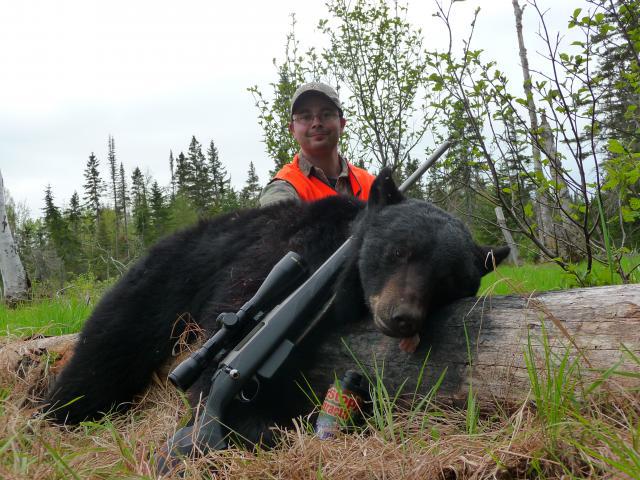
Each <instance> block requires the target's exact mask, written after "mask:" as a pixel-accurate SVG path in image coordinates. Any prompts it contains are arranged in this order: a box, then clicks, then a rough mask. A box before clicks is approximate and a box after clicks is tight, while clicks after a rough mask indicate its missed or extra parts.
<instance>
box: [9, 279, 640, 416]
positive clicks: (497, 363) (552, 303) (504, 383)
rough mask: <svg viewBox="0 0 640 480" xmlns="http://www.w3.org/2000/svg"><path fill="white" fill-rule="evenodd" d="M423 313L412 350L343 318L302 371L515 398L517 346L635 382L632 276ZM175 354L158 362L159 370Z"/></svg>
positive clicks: (41, 353)
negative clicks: (352, 373) (624, 281)
mask: <svg viewBox="0 0 640 480" xmlns="http://www.w3.org/2000/svg"><path fill="white" fill-rule="evenodd" d="M427 323H428V324H427V325H426V327H425V329H424V331H423V332H422V333H421V342H420V345H419V346H418V349H417V351H416V352H414V353H411V354H409V353H405V352H403V351H401V350H400V349H399V348H398V342H399V341H398V339H394V338H389V337H385V336H383V335H382V334H380V332H378V331H377V330H376V329H375V327H374V325H373V322H367V321H360V322H354V323H351V324H346V325H344V326H342V327H340V328H339V329H337V330H336V331H335V332H333V333H332V335H331V336H330V338H328V339H327V340H325V341H323V342H321V343H318V344H317V358H318V362H317V363H316V367H315V368H313V369H312V370H311V371H310V372H307V374H306V380H307V381H308V382H309V385H310V386H311V387H312V388H313V389H314V391H316V392H324V391H325V390H326V388H327V385H328V384H330V383H331V382H332V381H333V380H334V378H335V375H338V376H341V375H342V374H343V373H344V371H346V370H347V369H350V368H358V362H359V363H360V365H362V366H364V367H365V368H366V369H367V370H368V371H369V372H373V371H374V370H376V369H377V370H378V371H381V370H382V366H384V369H383V370H384V383H385V386H386V388H387V389H388V390H389V391H390V392H392V393H393V392H396V391H397V389H398V388H400V386H401V385H402V384H403V383H404V387H403V391H404V392H406V393H412V392H413V391H414V390H416V389H417V391H418V392H420V393H422V394H426V393H427V392H428V391H429V389H430V388H431V387H432V386H433V385H434V384H435V383H436V382H437V380H438V378H439V377H440V376H441V374H442V373H443V372H444V378H443V381H442V384H441V385H440V388H439V390H438V395H437V398H438V400H440V401H444V402H451V403H459V402H464V401H465V399H466V398H467V394H468V391H469V387H470V386H473V392H474V393H475V394H476V395H477V399H478V401H479V402H480V403H487V404H488V403H491V402H493V401H495V400H506V401H511V400H513V401H519V400H522V399H523V398H525V397H526V396H527V395H528V392H529V389H530V383H529V377H528V373H527V366H526V363H525V355H524V353H525V350H528V349H529V348H530V351H531V354H532V356H533V358H534V363H536V364H537V365H538V366H539V368H538V371H539V372H544V371H545V370H544V367H545V365H544V362H545V358H548V357H549V355H548V352H551V356H552V357H553V355H559V356H560V358H561V357H562V355H564V354H565V353H567V354H568V358H569V361H570V363H571V362H576V365H577V364H579V365H580V372H581V374H582V375H583V378H584V379H585V380H586V381H595V380H597V379H598V378H600V377H601V376H602V372H604V371H606V370H607V369H609V368H610V367H612V366H614V365H616V364H618V366H617V369H618V370H619V371H626V372H634V373H635V374H636V376H635V377H634V376H618V375H611V376H610V378H609V379H608V382H610V383H612V384H613V385H615V387H616V388H617V387H622V388H636V389H637V388H638V387H639V386H640V381H639V379H640V376H639V375H640V362H638V361H634V360H633V359H632V355H635V356H636V358H639V357H640V285H621V286H610V287H598V288H586V289H575V290H564V291H556V292H546V293H541V294H538V295H535V296H533V295H532V296H528V297H527V296H496V297H487V298H468V299H464V300H461V301H459V302H456V303H455V304H452V305H450V306H448V307H445V308H443V309H441V310H440V311H438V312H436V313H435V314H434V315H432V317H431V318H430V319H429V321H428V322H427ZM76 340H77V336H76V335H65V336H61V337H50V338H40V339H35V340H29V341H20V342H12V343H9V344H5V345H4V346H3V347H2V348H0V378H2V379H3V380H6V378H7V376H13V377H15V376H16V374H18V376H19V377H20V378H24V379H29V380H30V381H33V379H34V378H37V377H38V375H40V376H46V375H49V374H50V373H51V372H53V373H55V372H56V371H57V370H59V369H60V367H61V364H62V363H66V361H67V360H68V358H69V352H70V351H71V348H72V346H73V345H74V343H75V341H76ZM545 345H546V346H547V347H546V349H545ZM625 349H626V350H627V351H626V352H625ZM545 350H546V352H547V353H545ZM427 356H428V359H427V361H426V364H425V358H426V357H427ZM355 359H357V361H356V360H355ZM552 361H553V362H558V361H559V360H557V359H553V360H552ZM175 363H176V362H175V361H173V362H171V365H168V366H166V367H165V368H163V369H162V371H161V372H159V376H160V378H162V379H165V378H166V375H167V374H168V372H169V371H170V367H171V366H172V365H174V364H175ZM423 365H424V367H423ZM423 368H424V371H423V374H424V375H423V379H422V382H421V384H420V385H417V380H418V378H419V377H420V375H421V371H422V369H423Z"/></svg>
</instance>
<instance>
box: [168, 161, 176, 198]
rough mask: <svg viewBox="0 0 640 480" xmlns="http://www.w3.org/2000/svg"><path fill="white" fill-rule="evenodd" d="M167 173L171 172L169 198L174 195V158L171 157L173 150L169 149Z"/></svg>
mask: <svg viewBox="0 0 640 480" xmlns="http://www.w3.org/2000/svg"><path fill="white" fill-rule="evenodd" d="M169 173H171V199H172V200H173V199H174V198H175V196H176V176H175V160H174V159H173V150H169Z"/></svg>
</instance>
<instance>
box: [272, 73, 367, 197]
mask: <svg viewBox="0 0 640 480" xmlns="http://www.w3.org/2000/svg"><path fill="white" fill-rule="evenodd" d="M346 123H347V122H346V120H345V118H344V116H343V112H342V105H341V103H340V99H339V98H338V94H337V92H336V91H335V90H334V89H333V88H331V87H330V86H329V85H325V84H324V83H319V82H312V83H306V84H304V85H302V86H301V87H299V88H298V89H297V90H296V92H295V93H294V94H293V97H292V98H291V121H290V123H289V132H291V135H293V137H294V138H295V140H296V142H298V145H300V151H299V152H298V154H296V155H295V156H294V157H293V161H292V162H291V163H289V164H287V165H285V166H284V167H283V168H282V169H281V170H280V171H279V172H278V173H277V174H276V176H275V177H274V178H273V179H272V180H271V182H269V183H268V184H267V186H266V187H265V188H264V190H263V191H262V193H261V195H260V206H265V205H269V204H272V203H275V202H281V201H283V200H290V199H298V200H302V201H313V200H318V199H320V198H324V197H327V196H330V195H338V194H340V195H352V196H354V197H356V198H359V199H361V200H367V198H368V197H369V190H370V189H371V184H372V183H373V180H374V178H375V177H374V176H373V175H371V174H370V173H368V172H367V171H366V170H363V169H361V168H358V167H355V166H353V165H351V164H350V163H348V162H347V161H346V160H345V159H344V158H343V157H342V156H340V154H339V153H338V140H339V139H340V135H342V132H343V131H344V126H345V124H346Z"/></svg>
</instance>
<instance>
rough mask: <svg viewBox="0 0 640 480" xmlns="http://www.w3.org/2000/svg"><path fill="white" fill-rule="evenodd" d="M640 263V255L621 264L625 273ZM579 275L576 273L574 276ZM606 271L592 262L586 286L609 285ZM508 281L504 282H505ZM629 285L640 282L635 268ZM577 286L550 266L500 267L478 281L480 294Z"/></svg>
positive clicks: (569, 276)
mask: <svg viewBox="0 0 640 480" xmlns="http://www.w3.org/2000/svg"><path fill="white" fill-rule="evenodd" d="M638 263H640V256H638V255H633V256H627V257H625V258H624V259H623V261H622V265H623V267H624V269H625V271H627V272H628V271H629V270H631V269H632V268H633V267H634V266H635V265H637V264H638ZM574 268H575V269H576V271H577V272H581V271H582V270H583V269H584V268H585V267H584V265H581V264H578V265H576V266H575V267H574ZM578 274H579V275H581V274H580V273H578ZM609 277H610V271H609V268H608V267H607V266H604V265H601V264H599V263H594V265H593V271H592V274H591V276H590V277H589V278H588V279H585V280H586V281H587V280H588V281H587V284H589V285H590V286H599V285H609V284H611V282H610V281H609ZM507 280H508V281H507ZM631 281H632V283H640V268H636V269H635V270H634V271H633V273H632V275H631ZM614 283H617V284H620V283H622V282H621V281H620V277H619V275H617V274H615V275H614ZM578 286H579V283H578V280H577V279H576V276H575V275H573V274H571V273H566V272H564V271H563V270H562V269H561V268H560V267H558V266H557V265H555V264H552V263H543V264H525V265H522V266H520V267H516V266H512V265H500V266H499V267H498V268H497V270H496V271H495V272H491V273H489V274H488V275H485V276H484V277H483V278H482V283H481V285H480V292H479V293H480V294H482V295H485V294H487V293H490V294H491V295H512V294H514V293H531V292H545V291H549V290H564V289H568V288H576V287H578Z"/></svg>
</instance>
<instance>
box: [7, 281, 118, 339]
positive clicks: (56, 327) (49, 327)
mask: <svg viewBox="0 0 640 480" xmlns="http://www.w3.org/2000/svg"><path fill="white" fill-rule="evenodd" d="M108 285H109V283H108V282H98V281H96V280H95V279H94V278H92V277H91V276H80V277H78V278H77V279H76V280H75V281H74V282H72V283H70V284H69V285H68V286H67V287H66V288H64V289H63V290H60V291H58V292H56V293H55V294H53V295H52V296H51V297H46V296H42V294H40V293H39V292H38V289H37V287H36V288H35V289H34V290H35V291H36V293H35V294H34V297H35V299H34V300H31V301H26V302H23V303H22V304H21V305H19V306H18V307H16V308H8V307H6V306H5V305H4V303H1V302H0V335H12V336H19V337H30V336H33V335H44V336H50V335H63V334H66V333H75V332H78V331H79V330H80V328H81V327H82V324H83V323H84V321H85V320H86V319H87V317H88V316H89V315H90V314H91V311H92V310H93V307H94V306H95V303H96V302H97V301H98V300H99V299H100V296H101V295H102V293H103V292H104V290H105V289H106V288H107V287H108Z"/></svg>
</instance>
